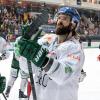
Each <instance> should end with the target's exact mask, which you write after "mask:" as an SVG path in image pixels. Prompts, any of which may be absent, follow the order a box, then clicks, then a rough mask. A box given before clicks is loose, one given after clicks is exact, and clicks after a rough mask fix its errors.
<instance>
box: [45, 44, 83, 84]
mask: <svg viewBox="0 0 100 100" xmlns="http://www.w3.org/2000/svg"><path fill="white" fill-rule="evenodd" d="M58 52H59V53H60V54H58V55H59V58H58V59H53V58H50V59H49V62H48V63H47V64H46V66H45V68H47V67H48V68H49V70H48V71H47V72H46V73H47V74H48V75H49V76H50V77H51V79H52V80H54V81H55V82H56V83H57V84H63V83H64V82H66V81H67V80H68V79H70V78H71V77H72V76H73V75H74V74H75V73H76V72H79V73H80V71H81V69H82V64H83V62H84V54H83V51H82V50H81V47H80V45H76V44H74V43H72V44H71V45H65V46H63V47H61V49H59V50H58ZM76 76H77V75H76Z"/></svg>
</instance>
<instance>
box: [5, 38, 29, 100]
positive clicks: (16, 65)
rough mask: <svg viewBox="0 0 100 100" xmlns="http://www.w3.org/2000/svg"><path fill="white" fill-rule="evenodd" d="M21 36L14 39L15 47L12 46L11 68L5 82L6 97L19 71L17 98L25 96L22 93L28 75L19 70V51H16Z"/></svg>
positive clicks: (25, 96)
mask: <svg viewBox="0 0 100 100" xmlns="http://www.w3.org/2000/svg"><path fill="white" fill-rule="evenodd" d="M20 38H21V37H18V38H17V39H16V41H15V47H14V53H13V59H12V64H11V70H10V78H9V81H8V84H7V88H6V92H5V95H6V97H9V94H10V91H11V88H12V87H13V85H14V83H15V81H16V79H17V78H18V74H19V72H20V74H21V83H20V89H19V98H27V95H25V94H24V91H25V88H26V85H27V81H28V77H29V75H28V74H27V73H25V72H24V71H22V70H20V67H19V57H20V55H19V52H18V41H19V39H20Z"/></svg>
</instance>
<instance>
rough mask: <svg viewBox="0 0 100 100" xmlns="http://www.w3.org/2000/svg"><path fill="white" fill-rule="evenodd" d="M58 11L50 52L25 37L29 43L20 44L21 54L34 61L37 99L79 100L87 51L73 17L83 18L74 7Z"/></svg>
mask: <svg viewBox="0 0 100 100" xmlns="http://www.w3.org/2000/svg"><path fill="white" fill-rule="evenodd" d="M57 14H58V17H57V23H56V34H55V39H53V41H52V42H51V44H50V46H49V47H48V51H49V53H48V52H47V50H46V49H45V48H43V47H44V46H42V44H41V45H39V44H38V43H37V42H35V41H34V40H33V41H31V40H30V41H25V40H24V41H23V40H22V41H23V43H25V44H26V46H25V44H24V45H23V44H21V43H19V45H20V47H21V49H20V50H21V51H20V53H21V55H22V56H24V57H26V58H27V59H29V60H30V59H31V61H32V63H33V64H32V69H33V73H35V77H34V80H35V89H36V96H37V100H78V88H79V77H80V75H81V70H82V66H83V64H84V52H83V49H82V48H81V44H80V42H79V39H78V38H77V33H76V31H75V29H76V28H73V27H72V19H73V17H74V16H75V15H77V17H78V18H79V19H80V16H79V14H78V12H77V11H76V9H74V8H71V7H62V8H60V9H59V10H58V13H57ZM23 46H24V48H22V47H23ZM25 47H26V48H25ZM26 67H27V66H26ZM22 69H23V70H24V69H25V67H22ZM26 69H27V68H26ZM35 69H37V71H36V70H35ZM41 69H42V70H41ZM30 100H33V99H32V96H31V97H30Z"/></svg>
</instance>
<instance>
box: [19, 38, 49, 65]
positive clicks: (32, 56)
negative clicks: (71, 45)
mask: <svg viewBox="0 0 100 100" xmlns="http://www.w3.org/2000/svg"><path fill="white" fill-rule="evenodd" d="M19 48H20V55H22V56H24V57H25V58H27V60H31V61H32V62H33V63H34V64H35V65H36V66H37V67H42V64H43V63H44V62H45V60H47V59H48V58H47V57H46V55H47V54H48V51H47V50H46V49H45V48H42V46H41V45H39V44H38V43H37V42H35V41H31V40H26V39H21V40H20V41H19Z"/></svg>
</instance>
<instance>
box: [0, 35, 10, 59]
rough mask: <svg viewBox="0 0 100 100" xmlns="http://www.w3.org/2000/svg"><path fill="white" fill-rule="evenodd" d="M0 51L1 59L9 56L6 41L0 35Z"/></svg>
mask: <svg viewBox="0 0 100 100" xmlns="http://www.w3.org/2000/svg"><path fill="white" fill-rule="evenodd" d="M0 53H1V58H2V60H4V59H7V58H8V57H9V54H10V53H9V51H8V47H7V42H6V40H5V39H4V38H2V37H1V36H0Z"/></svg>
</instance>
